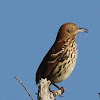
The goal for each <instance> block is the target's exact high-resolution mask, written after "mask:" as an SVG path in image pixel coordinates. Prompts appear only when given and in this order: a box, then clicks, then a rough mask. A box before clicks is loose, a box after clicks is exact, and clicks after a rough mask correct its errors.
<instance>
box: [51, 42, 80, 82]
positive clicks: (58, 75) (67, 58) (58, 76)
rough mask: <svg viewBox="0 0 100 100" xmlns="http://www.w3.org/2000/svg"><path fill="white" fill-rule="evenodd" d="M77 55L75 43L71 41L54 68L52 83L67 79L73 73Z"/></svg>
mask: <svg viewBox="0 0 100 100" xmlns="http://www.w3.org/2000/svg"><path fill="white" fill-rule="evenodd" d="M77 55H78V49H77V43H76V41H74V40H73V41H72V42H71V43H70V44H69V45H67V46H66V49H65V54H64V55H63V57H64V58H63V57H62V59H63V60H61V61H60V62H59V63H58V65H57V66H56V68H55V69H54V71H53V73H52V75H53V77H52V78H51V81H52V83H57V82H61V81H63V80H65V79H67V78H68V77H69V75H70V74H71V72H72V71H73V69H74V67H75V64H76V60H77Z"/></svg>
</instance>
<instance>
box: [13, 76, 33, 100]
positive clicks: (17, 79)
mask: <svg viewBox="0 0 100 100" xmlns="http://www.w3.org/2000/svg"><path fill="white" fill-rule="evenodd" d="M14 78H15V79H16V80H18V81H19V83H20V84H21V85H22V86H23V88H24V89H25V91H26V92H27V93H28V95H29V97H30V98H31V100H34V99H33V97H32V96H31V94H30V93H29V91H28V90H27V88H26V87H25V85H24V84H23V83H22V82H21V80H20V79H19V78H17V77H14Z"/></svg>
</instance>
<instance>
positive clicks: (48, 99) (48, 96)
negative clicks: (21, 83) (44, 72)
mask: <svg viewBox="0 0 100 100" xmlns="http://www.w3.org/2000/svg"><path fill="white" fill-rule="evenodd" d="M50 83H51V82H50V81H47V79H46V78H45V79H41V80H40V82H39V84H38V100H54V99H56V96H57V95H59V96H61V95H62V92H61V90H58V91H54V93H53V92H49V86H50Z"/></svg>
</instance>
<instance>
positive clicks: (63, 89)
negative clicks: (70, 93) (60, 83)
mask: <svg viewBox="0 0 100 100" xmlns="http://www.w3.org/2000/svg"><path fill="white" fill-rule="evenodd" d="M59 90H61V95H63V93H64V92H65V88H64V87H60V88H59Z"/></svg>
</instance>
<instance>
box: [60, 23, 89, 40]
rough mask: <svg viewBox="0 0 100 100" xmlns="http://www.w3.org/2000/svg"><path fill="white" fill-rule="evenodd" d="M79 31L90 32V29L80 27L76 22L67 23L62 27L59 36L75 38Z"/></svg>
mask: <svg viewBox="0 0 100 100" xmlns="http://www.w3.org/2000/svg"><path fill="white" fill-rule="evenodd" d="M79 32H88V30H87V29H85V28H79V27H78V26H77V25H75V24H74V23H66V24H63V25H62V26H61V27H60V29H59V32H58V38H61V39H63V38H70V37H73V38H75V37H76V35H77V34H78V33H79Z"/></svg>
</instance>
